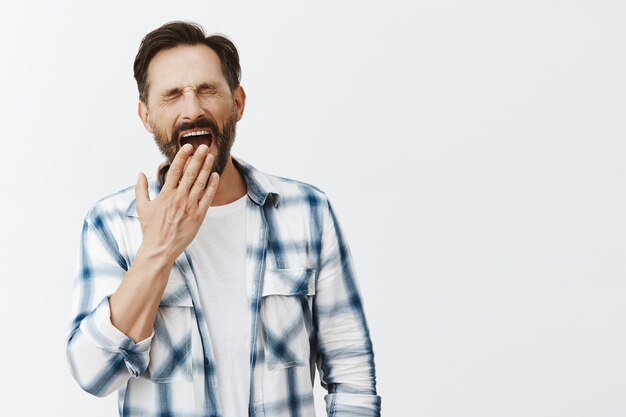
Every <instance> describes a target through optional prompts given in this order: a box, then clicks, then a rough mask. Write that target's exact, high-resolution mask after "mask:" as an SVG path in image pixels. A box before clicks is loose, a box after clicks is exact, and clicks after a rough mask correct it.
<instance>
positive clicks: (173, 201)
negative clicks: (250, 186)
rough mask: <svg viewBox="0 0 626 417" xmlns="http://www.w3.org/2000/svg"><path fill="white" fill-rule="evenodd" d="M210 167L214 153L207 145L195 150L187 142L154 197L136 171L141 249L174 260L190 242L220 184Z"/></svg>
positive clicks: (143, 177)
mask: <svg viewBox="0 0 626 417" xmlns="http://www.w3.org/2000/svg"><path fill="white" fill-rule="evenodd" d="M212 166H213V155H211V154H210V153H209V152H208V147H207V146H206V145H200V146H199V147H198V148H197V149H196V151H195V152H193V146H192V145H190V144H186V145H184V146H182V147H181V148H180V150H179V151H178V153H177V154H176V157H175V158H174V161H173V162H172V165H171V166H170V168H169V171H168V173H167V177H166V180H165V183H164V184H163V187H162V188H161V192H160V193H159V195H158V196H157V197H156V198H155V199H154V200H150V197H149V195H148V180H147V179H146V176H145V175H144V174H143V173H140V174H139V178H138V179H137V185H136V186H135V195H136V198H137V214H138V215H139V220H140V222H141V228H142V230H143V243H142V249H143V250H144V251H146V250H147V251H149V252H150V253H151V254H152V255H158V256H163V257H164V260H166V261H167V262H170V261H171V262H172V263H173V262H174V260H175V259H176V258H177V257H178V256H179V255H180V254H181V253H182V252H183V250H184V249H185V248H186V247H187V245H189V243H191V241H192V240H193V238H194V237H195V236H196V234H197V233H198V229H199V228H200V225H201V224H202V222H203V220H204V217H205V216H206V213H207V210H208V209H209V207H210V205H211V201H212V200H213V197H214V196H215V192H216V190H217V185H218V183H219V175H218V174H217V172H214V173H213V174H211V167H212Z"/></svg>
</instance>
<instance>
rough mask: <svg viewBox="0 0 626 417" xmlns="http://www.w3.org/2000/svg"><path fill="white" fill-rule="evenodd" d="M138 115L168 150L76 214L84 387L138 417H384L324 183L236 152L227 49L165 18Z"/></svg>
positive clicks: (143, 60)
mask: <svg viewBox="0 0 626 417" xmlns="http://www.w3.org/2000/svg"><path fill="white" fill-rule="evenodd" d="M134 71H135V79H136V81H137V86H138V89H139V117H140V119H141V121H142V122H143V124H144V126H145V128H146V129H147V130H148V131H149V132H151V133H152V134H153V135H154V139H155V141H156V143H157V145H158V147H159V149H160V150H161V151H162V153H163V155H164V156H165V158H166V160H165V162H164V163H163V164H162V165H161V167H160V168H159V169H158V173H157V175H156V177H155V178H153V179H150V180H148V179H147V178H146V177H145V175H144V174H139V178H138V179H137V183H136V185H135V187H134V190H133V188H132V187H130V188H128V189H125V190H122V191H120V192H118V193H115V194H113V195H110V196H108V197H105V198H104V199H102V200H100V201H99V202H98V203H96V205H95V206H94V207H93V208H92V209H91V210H90V211H89V212H88V214H87V215H86V217H85V220H84V224H83V230H82V237H81V250H80V257H79V267H78V273H77V278H76V285H75V290H74V302H73V319H72V322H71V325H70V331H69V335H68V337H67V343H66V347H67V349H66V350H67V357H68V364H69V367H70V371H71V373H72V375H73V377H74V378H75V379H76V381H77V382H78V384H79V385H80V386H81V387H82V388H83V389H84V390H86V391H87V392H89V393H91V394H94V395H97V396H105V395H108V394H110V393H112V392H113V391H117V392H118V408H119V414H120V416H123V417H135V416H142V417H145V416H162V417H163V416H189V417H192V416H193V417H196V416H197V417H208V416H219V417H242V416H258V417H262V416H265V417H270V416H293V417H295V416H314V415H315V408H314V405H313V381H314V378H315V370H316V368H317V370H318V371H319V373H320V380H321V384H322V386H323V387H324V388H325V389H327V390H328V395H326V397H325V400H326V409H327V413H328V415H329V416H336V417H341V416H379V415H380V397H379V396H378V395H377V393H376V377H375V369H374V354H373V351H372V344H371V341H370V337H369V331H368V327H367V324H366V320H365V316H364V313H363V308H362V303H361V297H360V294H359V290H358V285H357V282H356V277H355V275H354V271H353V267H352V261H351V257H350V252H349V249H348V246H347V244H346V242H345V240H344V237H343V235H342V232H341V230H340V228H339V225H338V223H337V218H336V217H335V214H334V212H333V209H332V206H331V205H330V203H329V201H328V199H327V197H326V195H325V194H324V193H323V192H322V191H320V190H318V189H317V188H315V187H313V186H311V185H308V184H304V183H301V182H298V181H293V180H287V179H283V178H279V177H276V176H272V175H269V174H265V173H262V172H260V171H258V170H256V169H255V168H254V167H252V166H251V165H249V164H248V163H246V162H244V161H242V160H241V159H237V158H235V157H233V156H231V154H230V150H231V146H232V144H233V141H234V139H235V130H236V129H235V127H236V124H237V122H238V121H239V120H240V119H241V117H242V116H243V112H244V108H245V101H246V95H245V92H244V90H243V88H242V87H241V85H240V66H239V55H238V52H237V49H236V48H235V45H234V44H233V43H232V42H231V41H230V40H228V39H227V38H225V37H223V36H220V35H212V36H208V37H206V36H205V34H204V32H203V30H202V28H201V27H199V26H198V25H196V24H193V23H186V22H172V23H168V24H165V25H163V26H161V27H160V28H158V29H156V30H154V31H152V32H150V33H149V34H148V35H146V36H145V37H144V39H143V40H142V42H141V45H140V48H139V51H138V53H137V56H136V59H135V64H134Z"/></svg>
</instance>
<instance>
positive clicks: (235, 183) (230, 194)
mask: <svg viewBox="0 0 626 417" xmlns="http://www.w3.org/2000/svg"><path fill="white" fill-rule="evenodd" d="M246 192H247V187H246V182H245V181H244V179H243V177H242V176H241V174H240V173H239V171H238V170H237V168H235V164H233V158H232V157H229V158H228V163H227V164H226V167H224V171H223V172H222V175H220V183H219V185H218V186H217V191H216V192H215V196H214V197H213V201H212V202H211V205H212V206H223V205H224V204H228V203H232V202H233V201H235V200H238V199H240V198H241V197H243V196H244V195H245V194H246Z"/></svg>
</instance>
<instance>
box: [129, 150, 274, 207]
mask: <svg viewBox="0 0 626 417" xmlns="http://www.w3.org/2000/svg"><path fill="white" fill-rule="evenodd" d="M231 158H232V160H233V164H234V165H235V168H237V170H238V171H239V173H240V174H241V176H242V177H243V179H244V181H245V182H246V188H247V194H248V197H250V199H251V200H252V201H254V203H256V204H257V205H259V206H264V205H265V202H266V201H267V199H268V197H269V199H270V201H271V203H272V205H273V206H274V207H278V205H279V204H280V194H279V193H278V190H277V189H276V187H275V186H274V184H273V182H272V181H271V179H270V178H269V177H268V176H267V175H266V174H264V173H263V172H261V171H259V170H257V169H256V168H254V167H253V166H252V165H250V164H248V163H247V162H245V161H244V160H243V159H240V158H235V157H234V156H231ZM168 169H169V164H168V163H167V162H164V163H162V164H161V165H159V168H158V170H157V176H156V178H150V180H149V181H148V193H149V194H150V199H154V198H156V196H157V195H158V194H159V192H160V191H161V188H162V187H163V183H164V181H165V173H166V172H167V170H168ZM126 215H127V216H130V217H139V216H138V215H137V200H136V199H133V201H132V202H131V203H130V205H129V206H128V209H127V210H126Z"/></svg>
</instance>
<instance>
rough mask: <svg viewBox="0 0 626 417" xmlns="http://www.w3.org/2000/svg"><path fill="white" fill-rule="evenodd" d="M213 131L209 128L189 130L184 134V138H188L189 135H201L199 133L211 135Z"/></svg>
mask: <svg viewBox="0 0 626 417" xmlns="http://www.w3.org/2000/svg"><path fill="white" fill-rule="evenodd" d="M210 134H211V132H209V131H208V130H198V131H196V132H189V133H185V134H184V135H183V137H184V138H188V137H189V136H199V135H210Z"/></svg>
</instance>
